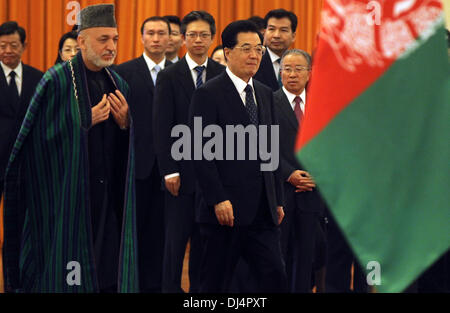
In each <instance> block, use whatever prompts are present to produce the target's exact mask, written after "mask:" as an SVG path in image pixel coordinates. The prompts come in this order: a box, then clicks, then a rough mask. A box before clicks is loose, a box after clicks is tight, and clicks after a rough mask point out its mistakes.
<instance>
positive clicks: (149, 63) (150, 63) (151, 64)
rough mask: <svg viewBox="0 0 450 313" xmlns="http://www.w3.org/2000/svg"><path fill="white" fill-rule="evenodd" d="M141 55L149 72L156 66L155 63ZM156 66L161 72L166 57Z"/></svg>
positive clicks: (145, 55)
mask: <svg viewBox="0 0 450 313" xmlns="http://www.w3.org/2000/svg"><path fill="white" fill-rule="evenodd" d="M143 55H144V60H145V62H146V63H147V66H148V69H149V71H151V70H152V69H153V68H154V67H155V65H157V64H156V63H155V62H153V60H152V59H150V58H149V57H148V56H147V54H146V53H145V52H144V54H143ZM158 65H159V67H160V68H161V70H163V69H164V66H165V65H166V57H164V59H162V61H161V62H159V63H158Z"/></svg>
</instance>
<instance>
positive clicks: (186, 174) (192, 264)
mask: <svg viewBox="0 0 450 313" xmlns="http://www.w3.org/2000/svg"><path fill="white" fill-rule="evenodd" d="M181 32H182V34H183V37H184V40H185V44H186V48H187V50H188V52H187V54H186V55H185V56H184V57H183V58H182V59H181V60H180V61H178V62H177V63H175V64H174V65H172V66H170V67H168V68H167V69H165V70H163V71H161V72H160V73H159V75H158V79H157V81H156V89H155V98H154V107H153V109H154V110H153V125H154V141H155V147H156V152H157V158H158V163H159V168H160V172H161V175H162V176H163V177H164V184H163V185H164V188H165V191H166V197H165V219H166V237H165V249H164V270H163V292H182V289H181V274H182V268H183V259H184V253H185V250H186V245H187V242H188V240H189V238H190V239H191V241H190V254H189V279H190V291H191V292H198V272H199V265H200V263H199V258H200V254H201V251H202V250H201V249H202V246H201V243H200V235H199V231H198V226H197V225H196V224H195V221H194V209H195V206H197V205H200V202H201V201H199V199H200V198H201V197H200V195H199V194H198V192H197V188H196V180H195V176H194V169H193V164H192V162H191V161H175V160H174V159H173V158H172V156H171V147H172V144H173V143H174V142H175V138H172V136H171V132H172V128H173V127H174V126H176V125H178V124H184V125H187V124H188V117H189V105H190V102H191V98H192V94H193V93H194V90H195V89H196V88H198V87H200V86H201V85H202V84H204V83H205V82H206V81H207V80H209V79H211V78H213V77H215V76H217V75H218V74H220V73H221V72H222V71H223V70H224V67H223V66H222V65H220V64H219V63H217V62H215V61H213V60H212V59H209V58H208V49H209V47H210V46H211V44H212V41H213V38H214V35H215V33H216V26H215V21H214V18H213V17H212V16H211V15H210V14H209V13H207V12H205V11H193V12H191V13H189V14H187V15H186V16H185V17H184V18H183V20H182V22H181Z"/></svg>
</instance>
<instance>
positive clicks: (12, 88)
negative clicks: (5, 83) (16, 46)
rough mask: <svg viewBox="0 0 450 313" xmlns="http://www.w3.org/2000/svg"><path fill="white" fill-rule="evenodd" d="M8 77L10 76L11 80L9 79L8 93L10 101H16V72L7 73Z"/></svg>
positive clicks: (17, 97)
mask: <svg viewBox="0 0 450 313" xmlns="http://www.w3.org/2000/svg"><path fill="white" fill-rule="evenodd" d="M9 77H11V80H10V81H9V94H10V97H11V101H12V103H16V102H17V101H18V100H19V90H18V89H17V84H16V72H14V71H12V72H11V73H9Z"/></svg>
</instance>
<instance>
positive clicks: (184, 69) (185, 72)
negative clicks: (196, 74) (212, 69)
mask: <svg viewBox="0 0 450 313" xmlns="http://www.w3.org/2000/svg"><path fill="white" fill-rule="evenodd" d="M178 62H179V63H180V64H179V69H178V72H179V73H180V77H179V78H180V81H181V85H182V86H183V89H184V91H185V92H186V94H187V96H188V98H189V99H191V98H192V94H193V93H194V90H195V85H194V81H193V80H192V75H191V71H190V70H189V66H188V64H187V62H186V57H183V58H182V59H181V60H180V61H178Z"/></svg>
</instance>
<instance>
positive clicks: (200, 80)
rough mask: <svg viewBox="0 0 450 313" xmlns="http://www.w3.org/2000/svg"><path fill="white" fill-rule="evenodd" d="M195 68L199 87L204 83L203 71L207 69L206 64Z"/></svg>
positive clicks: (196, 85) (197, 86) (196, 86)
mask: <svg viewBox="0 0 450 313" xmlns="http://www.w3.org/2000/svg"><path fill="white" fill-rule="evenodd" d="M194 70H195V71H196V72H197V83H196V84H195V88H199V87H200V86H201V85H203V77H202V76H203V71H204V70H205V67H204V66H197V67H195V68H194Z"/></svg>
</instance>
